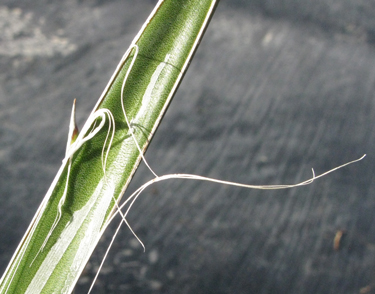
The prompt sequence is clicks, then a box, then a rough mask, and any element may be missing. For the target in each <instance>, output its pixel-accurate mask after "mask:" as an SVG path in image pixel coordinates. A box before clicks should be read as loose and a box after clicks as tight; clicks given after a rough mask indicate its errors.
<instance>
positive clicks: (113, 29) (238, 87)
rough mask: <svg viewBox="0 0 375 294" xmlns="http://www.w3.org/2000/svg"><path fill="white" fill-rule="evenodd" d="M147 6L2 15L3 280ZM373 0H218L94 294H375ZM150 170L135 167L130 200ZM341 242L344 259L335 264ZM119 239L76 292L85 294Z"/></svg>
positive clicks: (8, 8) (26, 9) (58, 7)
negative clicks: (155, 179)
mask: <svg viewBox="0 0 375 294" xmlns="http://www.w3.org/2000/svg"><path fill="white" fill-rule="evenodd" d="M154 4H155V1H135V0H133V1H64V2H61V3H60V2H55V3H50V1H41V0H40V1H33V2H32V3H31V2H30V4H26V3H24V1H18V0H17V1H1V3H0V31H1V35H0V66H1V72H0V121H1V124H0V189H1V194H0V232H1V238H0V271H3V269H4V268H5V266H6V264H7V262H8V261H9V259H10V257H11V254H12V253H13V251H14V249H15V247H16V246H17V244H18V242H19V240H20V238H21V237H22V235H23V233H24V231H25V229H26V228H27V225H28V223H29V221H30V220H31V218H32V216H33V214H34V213H35V211H36V209H37V207H38V205H39V203H40V201H41V199H42V197H43V196H44V193H45V192H46V190H47V189H48V186H49V184H50V183H51V181H52V179H53V177H54V175H55V173H56V171H57V169H58V167H59V165H60V163H61V159H62V158H63V154H64V148H65V140H66V136H67V129H68V119H69V115H70V109H71V104H72V100H73V98H77V99H78V120H79V123H80V125H82V123H83V122H84V120H85V119H86V117H87V115H88V113H89V111H91V109H92V107H93V106H94V104H95V102H96V100H97V98H98V97H99V95H100V93H101V91H102V89H103V88H104V86H105V85H106V83H107V80H108V79H109V77H110V75H111V74H112V72H113V70H114V68H115V66H116V64H117V62H118V61H119V59H120V57H121V56H122V54H123V52H124V51H125V50H126V48H127V46H128V45H129V43H130V41H131V40H132V38H133V36H134V35H135V34H136V32H137V31H138V29H139V28H140V26H141V24H142V23H143V21H144V20H145V18H146V17H147V15H148V14H149V13H150V11H151V10H152V7H153V5H154ZM374 20H375V1H354V0H346V1H340V0H335V1H333V0H320V1H297V0H289V1H287V0H285V1H255V0H254V1H240V0H239V1H229V0H226V1H225V0H222V1H221V3H220V4H219V7H218V9H217V11H216V14H215V16H214V18H213V20H212V22H211V25H210V27H209V29H208V30H207V32H206V35H205V38H204V39H203V42H202V44H201V46H200V48H199V49H198V52H197V54H196V56H195V59H194V61H193V62H192V64H191V66H190V69H189V71H188V73H187V74H186V76H185V79H184V81H183V83H182V85H181V86H180V89H179V91H178V93H177V94H176V96H175V98H174V101H173V103H172V104H171V106H170V108H169V110H168V112H167V115H166V116H165V119H164V120H163V123H162V124H161V127H160V129H159V130H158V132H157V134H156V136H155V138H154V140H153V142H152V144H151V146H150V148H149V150H148V152H147V156H146V157H147V159H148V160H149V163H150V165H151V166H152V167H153V168H154V169H155V170H156V172H157V173H159V174H164V173H171V172H186V173H187V172H188V173H195V174H200V175H206V176H210V177H216V178H220V179H227V180H234V181H240V182H246V183H252V184H280V183H284V184H286V183H295V182H298V181H301V180H304V179H307V178H308V177H310V176H311V172H310V168H311V167H314V169H315V171H316V172H317V173H320V172H323V171H325V170H327V169H330V168H332V167H335V166H337V165H340V164H342V163H345V162H347V161H350V160H353V159H356V158H358V157H360V156H361V155H362V154H364V153H367V154H368V156H367V157H366V159H365V160H364V161H362V162H361V163H358V164H355V165H352V166H350V167H347V168H345V169H342V170H339V171H337V172H335V173H334V174H331V175H329V176H327V177H325V178H323V179H320V180H319V181H317V182H315V183H314V184H312V185H310V186H307V187H302V188H297V189H292V190H283V191H255V190H245V189H239V188H232V187H227V186H220V185H215V184H208V183H201V182H192V181H182V180H171V181H169V182H164V183H160V184H158V185H155V186H153V187H151V188H149V189H148V190H147V191H146V192H145V193H144V195H143V196H141V197H140V199H139V200H138V201H137V203H136V205H135V207H134V208H133V210H132V211H131V214H130V218H129V221H130V223H131V224H132V225H133V228H134V230H135V231H136V232H137V234H138V235H139V237H140V238H141V239H142V241H143V242H144V243H145V245H146V253H143V252H142V249H141V247H140V246H139V244H137V242H135V240H134V238H133V237H132V236H131V234H130V233H129V231H128V230H126V229H123V230H122V231H121V234H120V236H119V237H118V240H117V242H116V244H115V245H114V248H113V249H112V251H111V254H110V256H109V258H108V261H107V262H106V264H105V268H104V269H103V273H102V274H101V276H100V278H99V281H98V283H97V287H96V288H95V291H94V292H95V293H194V294H198V293H359V292H360V290H361V289H362V291H364V289H363V287H366V286H369V287H368V288H367V290H368V292H366V293H375V227H374V221H375V198H374V192H373V190H372V188H374V184H375V182H374V180H373V175H374V162H375V160H374V155H373V146H374V143H375V132H374V131H373V126H374V123H375V105H374V104H375V99H374V98H375V94H374V93H375V91H374V90H375V47H374V32H375V21H374ZM150 178H151V174H150V173H149V172H148V171H147V170H146V169H145V168H144V166H142V167H141V168H140V170H139V171H138V172H137V174H136V176H135V179H134V182H133V184H132V186H131V188H130V190H134V189H135V188H136V187H138V186H139V185H140V184H142V183H144V182H145V181H146V180H147V179H150ZM337 230H344V231H345V235H344V238H343V240H342V243H341V246H340V250H339V251H335V250H333V238H334V236H335V233H336V231H337ZM113 231H114V228H110V229H109V230H108V232H107V234H106V235H105V236H104V238H103V240H104V242H102V243H101V245H100V247H99V248H98V250H97V251H96V252H95V253H94V256H93V258H92V260H91V261H90V263H89V265H88V267H87V270H86V271H85V273H84V275H83V277H82V278H81V280H80V282H79V286H78V287H77V289H76V293H85V291H87V287H88V284H89V281H90V279H91V278H92V274H93V272H95V269H96V267H97V265H98V263H99V262H100V260H101V256H102V254H103V252H104V250H105V248H106V244H107V243H108V242H107V241H108V240H109V239H110V238H111V235H112V233H113Z"/></svg>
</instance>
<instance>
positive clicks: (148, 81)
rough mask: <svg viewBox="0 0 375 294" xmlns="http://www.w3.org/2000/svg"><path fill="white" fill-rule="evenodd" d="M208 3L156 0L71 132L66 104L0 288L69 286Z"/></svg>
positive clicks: (187, 54) (189, 51)
mask: <svg viewBox="0 0 375 294" xmlns="http://www.w3.org/2000/svg"><path fill="white" fill-rule="evenodd" d="M216 2H217V1H213V0H211V1H204V0H199V1H198V0H184V1H175V0H165V1H159V2H158V4H157V5H156V7H155V9H154V10H153V12H152V13H151V15H150V16H149V18H148V19H147V21H146V22H145V24H144V25H143V27H142V29H141V31H140V32H139V33H138V35H137V36H136V37H135V39H134V40H133V42H132V44H131V46H130V48H129V49H128V51H127V52H126V53H125V55H124V57H123V58H122V59H121V61H120V63H119V65H118V67H117V69H116V71H115V73H114V74H113V76H112V78H111V80H110V81H109V83H108V85H107V87H106V88H105V90H104V92H103V94H102V95H101V97H100V99H99V101H98V102H97V104H96V106H95V107H94V110H93V111H92V113H91V114H90V116H89V118H88V120H87V121H86V123H85V125H84V127H83V128H82V130H81V132H80V134H79V135H78V136H77V135H76V133H75V132H74V130H75V123H74V109H73V114H72V117H73V119H72V121H71V126H70V131H69V139H68V144H67V152H66V157H65V158H64V160H63V164H62V166H61V168H60V169H59V171H58V173H57V175H56V177H55V179H54V181H53V183H52V185H51V187H50V188H49V190H48V192H47V194H46V196H45V198H44V199H43V201H42V203H41V205H40V207H39V209H38V211H37V213H36V214H35V216H34V218H33V220H32V222H31V224H30V226H29V228H28V230H27V232H26V233H25V235H24V237H23V239H22V241H21V243H20V244H19V246H18V248H17V250H16V252H15V254H14V255H13V258H12V260H11V262H10V264H9V265H8V267H7V269H6V272H5V273H4V275H3V277H2V278H1V280H0V293H17V294H18V293H71V292H72V290H73V288H74V285H75V283H76V282H77V280H78V278H79V276H80V274H81V272H82V270H83V268H84V266H85V265H86V263H87V261H88V259H89V258H90V255H91V253H92V251H93V250H94V248H95V246H96V244H97V243H98V241H99V239H100V237H101V235H102V234H103V231H104V229H105V228H106V227H107V225H108V220H109V218H110V217H111V215H112V214H113V213H114V212H115V210H116V203H117V201H119V199H120V198H121V196H122V195H123V193H124V191H125V189H126V187H127V186H128V184H129V182H130V180H131V178H132V176H133V174H134V172H135V170H136V168H137V167H138V164H139V162H140V160H141V159H142V154H141V153H140V152H139V147H140V149H141V150H143V152H144V151H145V150H146V148H147V146H148V144H149V142H150V140H151V138H152V136H153V134H154V133H155V131H156V129H157V127H158V125H159V123H160V121H161V119H162V117H163V114H164V113H165V111H166V109H167V107H168V104H169V103H170V101H171V99H172V96H173V94H174V92H175V91H176V89H177V87H178V85H179V83H180V81H181V79H182V76H183V74H184V72H185V71H186V69H187V67H188V64H189V61H190V60H191V58H192V55H193V53H194V50H195V49H196V47H197V45H198V42H199V40H200V38H201V37H202V35H203V32H204V29H205V28H206V26H207V24H208V21H209V19H210V17H211V15H212V13H213V11H214V8H215V6H216ZM127 120H128V123H127ZM129 124H130V126H131V127H130V128H129ZM133 136H134V137H133ZM134 139H135V140H134ZM135 142H138V144H139V147H138V146H137V145H136V143H135Z"/></svg>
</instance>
